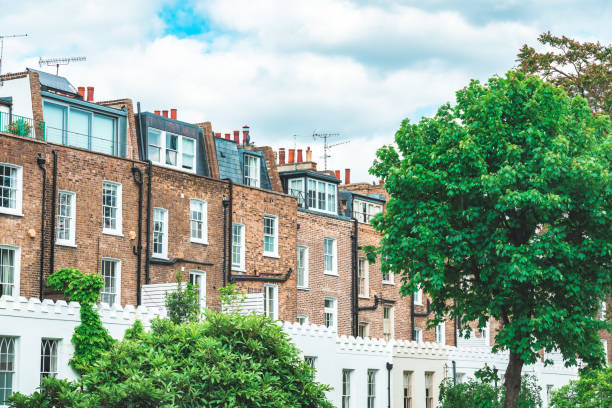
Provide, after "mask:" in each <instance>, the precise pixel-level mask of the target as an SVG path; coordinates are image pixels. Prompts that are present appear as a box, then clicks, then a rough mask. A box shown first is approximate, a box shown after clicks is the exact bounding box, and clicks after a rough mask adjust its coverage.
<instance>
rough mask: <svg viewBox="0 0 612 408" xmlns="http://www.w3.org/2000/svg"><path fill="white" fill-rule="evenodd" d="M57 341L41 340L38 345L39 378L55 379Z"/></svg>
mask: <svg viewBox="0 0 612 408" xmlns="http://www.w3.org/2000/svg"><path fill="white" fill-rule="evenodd" d="M58 343H59V341H58V340H50V339H42V341H41V343H40V378H41V379H42V378H43V377H57V349H58Z"/></svg>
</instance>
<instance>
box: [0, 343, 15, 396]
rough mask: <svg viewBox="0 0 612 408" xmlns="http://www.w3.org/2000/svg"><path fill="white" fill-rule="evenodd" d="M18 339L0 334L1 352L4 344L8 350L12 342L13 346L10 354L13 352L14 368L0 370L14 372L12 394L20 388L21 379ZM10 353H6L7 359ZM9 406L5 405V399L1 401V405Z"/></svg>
mask: <svg viewBox="0 0 612 408" xmlns="http://www.w3.org/2000/svg"><path fill="white" fill-rule="evenodd" d="M18 341H19V338H18V337H14V336H0V352H2V345H3V344H5V345H6V347H7V351H8V349H9V346H10V345H11V344H12V346H13V347H12V349H13V352H12V353H10V354H12V357H13V358H12V361H13V365H12V370H10V371H9V370H3V371H0V372H2V373H10V374H12V376H11V378H12V379H11V384H12V385H11V392H10V395H12V394H14V393H15V392H16V391H17V389H18V388H19V387H18V384H19V382H18V380H19V378H18V372H17V367H18V365H19V361H18V355H19V350H18V346H19V344H18ZM8 354H9V353H6V354H5V359H7V360H8ZM3 386H4V384H3ZM7 406H8V405H4V402H3V401H0V407H7Z"/></svg>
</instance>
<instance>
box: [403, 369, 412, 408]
mask: <svg viewBox="0 0 612 408" xmlns="http://www.w3.org/2000/svg"><path fill="white" fill-rule="evenodd" d="M402 374H403V375H402V392H403V394H402V399H403V401H402V402H403V406H404V407H406V408H413V404H412V402H413V398H414V397H413V384H414V381H413V379H414V371H404V372H403V373H402Z"/></svg>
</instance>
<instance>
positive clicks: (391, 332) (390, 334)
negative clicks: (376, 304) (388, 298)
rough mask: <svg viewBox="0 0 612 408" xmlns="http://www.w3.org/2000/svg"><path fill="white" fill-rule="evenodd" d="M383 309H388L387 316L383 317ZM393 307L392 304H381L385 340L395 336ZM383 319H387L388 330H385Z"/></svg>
mask: <svg viewBox="0 0 612 408" xmlns="http://www.w3.org/2000/svg"><path fill="white" fill-rule="evenodd" d="M385 311H388V315H389V317H388V318H387V319H385ZM394 315H395V308H394V307H393V306H383V337H384V339H385V340H386V341H389V340H391V339H393V337H394V336H395V327H394V326H395V316H394ZM385 320H388V323H387V324H388V326H389V331H388V333H386V332H385Z"/></svg>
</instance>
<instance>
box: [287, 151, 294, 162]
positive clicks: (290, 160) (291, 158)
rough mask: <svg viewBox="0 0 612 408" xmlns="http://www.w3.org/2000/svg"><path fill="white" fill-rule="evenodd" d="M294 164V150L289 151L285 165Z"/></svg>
mask: <svg viewBox="0 0 612 408" xmlns="http://www.w3.org/2000/svg"><path fill="white" fill-rule="evenodd" d="M293 162H295V149H289V161H288V162H287V163H293Z"/></svg>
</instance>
